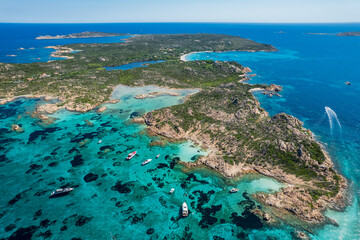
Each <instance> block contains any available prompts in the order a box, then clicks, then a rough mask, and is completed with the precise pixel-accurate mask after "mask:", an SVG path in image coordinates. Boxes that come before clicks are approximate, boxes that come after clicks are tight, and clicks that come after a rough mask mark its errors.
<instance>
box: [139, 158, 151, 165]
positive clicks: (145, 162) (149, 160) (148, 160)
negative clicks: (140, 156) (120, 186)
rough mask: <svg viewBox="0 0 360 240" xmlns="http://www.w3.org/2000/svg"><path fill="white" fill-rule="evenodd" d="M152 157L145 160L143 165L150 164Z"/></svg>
mask: <svg viewBox="0 0 360 240" xmlns="http://www.w3.org/2000/svg"><path fill="white" fill-rule="evenodd" d="M151 160H152V159H147V160H145V161H143V163H142V164H141V166H144V165H146V164H148V163H149V162H151Z"/></svg>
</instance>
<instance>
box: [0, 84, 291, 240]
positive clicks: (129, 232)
mask: <svg viewBox="0 0 360 240" xmlns="http://www.w3.org/2000/svg"><path fill="white" fill-rule="evenodd" d="M165 90H166V89H162V88H159V87H156V86H147V87H143V88H134V87H125V86H118V87H117V88H115V90H114V93H113V95H112V98H114V99H120V102H118V103H116V104H107V105H106V106H107V107H108V109H107V110H105V111H104V112H103V113H96V112H95V111H92V112H89V113H84V114H77V113H73V112H68V111H66V110H60V111H58V112H56V113H55V114H53V115H52V117H54V118H55V119H56V120H55V122H54V124H51V125H48V126H43V125H41V124H40V121H39V120H38V119H35V118H32V117H31V116H30V112H31V111H33V110H34V108H35V107H36V106H38V105H39V104H43V103H44V101H42V100H39V99H19V100H17V101H14V102H11V103H8V104H6V105H3V106H0V113H1V115H0V116H1V120H0V124H1V126H2V128H1V129H0V130H1V147H2V154H3V155H2V156H1V163H0V169H1V175H0V179H1V182H2V184H1V186H0V191H3V192H6V193H7V194H6V195H2V197H1V198H0V205H1V206H2V210H1V213H0V214H1V219H0V226H1V227H2V228H3V229H6V231H1V232H0V237H8V236H12V237H13V238H14V239H16V238H15V237H16V236H22V238H20V239H27V238H26V236H30V235H32V237H33V239H43V238H51V239H71V238H73V237H78V238H81V239H109V238H110V232H111V234H112V235H114V236H115V237H116V238H117V239H139V238H151V239H157V238H159V239H163V238H165V237H166V238H180V237H184V238H188V237H190V236H191V237H192V238H194V239H201V238H210V237H211V238H212V237H213V236H220V235H221V236H222V237H225V239H236V236H237V235H238V236H242V234H245V233H247V234H254V235H256V234H259V232H261V233H264V232H269V231H270V232H271V231H275V230H274V229H273V230H271V229H268V228H267V227H264V226H263V225H262V224H261V222H260V221H259V219H258V218H257V217H256V216H255V215H253V214H251V213H250V209H252V208H253V207H254V205H255V203H254V202H253V201H252V200H251V199H250V198H249V197H248V194H251V193H254V192H258V191H263V192H273V191H276V190H278V189H279V188H280V187H282V185H281V184H279V183H278V182H276V181H274V180H272V179H269V178H259V177H257V176H248V177H246V178H244V179H241V180H230V179H225V178H223V177H221V176H219V175H217V174H216V173H214V172H211V171H209V170H206V169H199V170H195V171H184V167H183V166H182V165H181V164H180V162H179V161H180V160H181V161H193V160H194V159H196V157H198V156H199V155H202V154H206V152H205V151H202V150H201V149H199V148H198V147H196V146H194V145H193V144H192V143H190V142H185V143H179V144H175V143H172V144H167V145H166V146H162V147H160V146H151V145H150V143H151V142H152V141H154V140H156V139H157V138H154V137H149V136H147V134H146V133H145V131H144V130H145V129H144V126H143V125H138V124H133V123H131V121H130V120H131V118H132V117H135V116H139V115H141V114H143V113H145V112H147V111H150V110H154V109H157V108H161V107H164V106H169V105H173V104H179V103H181V101H182V98H183V97H184V96H186V95H187V94H191V93H194V92H196V91H198V90H190V89H189V90H186V89H185V90H166V91H175V92H178V93H180V96H159V97H156V98H151V99H135V98H134V96H135V95H137V94H142V93H149V92H153V91H165ZM89 122H91V124H90V123H89ZM13 123H16V124H19V125H20V126H21V127H22V128H23V129H24V132H22V133H16V132H12V131H10V130H9V129H10V127H11V124H13ZM100 139H101V140H102V142H101V143H100V144H99V143H98V141H99V140H100ZM134 150H136V151H138V154H137V156H136V157H134V158H133V159H132V160H130V161H125V157H126V155H127V154H128V153H129V152H131V151H134ZM157 154H161V156H160V157H159V158H158V159H155V156H156V155H157ZM147 158H152V159H153V161H152V162H150V163H149V164H148V165H146V166H141V163H142V161H143V160H145V159H147ZM59 187H74V188H75V190H74V191H73V192H72V193H71V194H69V195H67V196H64V197H60V198H54V199H49V198H48V197H49V194H50V193H51V192H52V191H53V190H54V189H56V188H59ZM233 187H237V188H239V189H240V191H239V192H238V193H235V194H229V193H228V190H229V189H231V188H233ZM171 188H175V192H174V193H173V194H171V195H170V194H169V191H170V189H171ZM184 201H186V202H187V203H188V204H189V208H190V211H191V214H190V216H189V217H188V218H186V219H181V218H180V217H179V210H180V206H181V204H182V203H183V202H184ZM253 229H258V232H257V233H251V232H252V230H253ZM16 230H17V231H16ZM289 231H290V230H289ZM14 232H15V233H14ZM10 239H12V238H11V237H10Z"/></svg>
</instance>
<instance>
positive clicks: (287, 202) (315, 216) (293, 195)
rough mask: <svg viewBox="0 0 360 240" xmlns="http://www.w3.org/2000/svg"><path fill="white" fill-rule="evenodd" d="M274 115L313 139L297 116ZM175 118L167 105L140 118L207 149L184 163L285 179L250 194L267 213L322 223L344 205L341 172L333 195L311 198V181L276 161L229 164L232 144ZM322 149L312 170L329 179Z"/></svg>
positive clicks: (161, 132)
mask: <svg viewBox="0 0 360 240" xmlns="http://www.w3.org/2000/svg"><path fill="white" fill-rule="evenodd" d="M279 89H281V88H279V86H277V85H271V86H269V89H268V90H269V91H270V90H271V91H275V92H277V91H278V90H279ZM257 90H264V89H257ZM256 105H257V106H258V107H259V102H258V101H257V100H256ZM189 111H191V109H189ZM254 111H255V112H254V113H255V114H257V115H263V117H268V113H267V112H261V111H258V110H254ZM214 114H215V115H212V116H216V115H217V118H218V117H219V116H220V115H221V114H222V113H219V112H218V113H214ZM274 117H275V118H279V119H285V120H286V121H287V122H288V127H289V128H290V129H293V131H297V132H298V134H300V135H301V136H302V137H306V138H307V139H309V140H310V141H312V142H315V140H314V138H313V134H312V133H311V131H310V130H306V129H304V128H303V127H301V131H298V130H296V129H297V128H299V126H302V123H301V122H300V121H299V120H298V119H296V118H294V117H292V116H289V115H286V114H278V116H277V115H275V116H274ZM274 117H273V118H274ZM226 118H229V116H228V117H225V119H226ZM178 121H182V120H179V119H178V118H177V116H175V115H174V114H173V113H172V112H171V111H169V109H164V110H162V111H161V112H160V113H159V112H158V111H154V112H150V113H147V114H145V115H144V116H143V122H144V123H145V124H146V125H147V130H148V133H149V134H150V135H156V136H162V137H165V138H167V139H169V140H170V141H182V140H191V141H193V142H194V143H196V144H199V145H200V146H201V147H202V148H204V149H207V150H208V152H209V154H208V155H207V156H203V157H201V158H199V159H198V161H197V162H195V163H192V162H190V163H184V165H186V166H187V167H190V168H196V167H200V166H206V167H208V168H210V169H212V170H215V171H217V172H219V173H221V174H222V175H223V176H225V177H230V178H232V177H237V176H241V175H244V174H249V173H258V174H261V175H264V176H268V177H272V178H275V179H276V180H278V181H280V182H283V183H286V184H287V186H286V187H284V188H282V189H281V191H279V192H277V193H274V194H264V193H257V194H254V195H253V197H254V198H255V199H256V200H257V201H258V202H260V203H262V204H264V205H265V206H267V208H269V209H271V211H269V214H270V215H272V216H273V217H277V218H280V219H286V218H287V217H291V216H295V217H296V218H298V219H300V220H301V221H303V222H304V223H309V224H322V223H324V222H325V221H326V219H327V218H326V217H325V216H324V215H323V212H324V211H325V210H326V209H329V208H330V209H342V208H344V207H345V205H346V197H345V194H346V188H347V183H346V180H345V179H344V178H343V177H342V176H340V175H337V176H339V180H338V184H339V191H338V192H337V193H336V195H335V196H328V195H322V196H319V197H318V199H314V196H312V195H311V194H310V193H309V187H311V189H318V187H317V185H316V184H315V183H314V182H312V181H310V182H309V181H305V180H303V179H301V178H299V177H298V176H296V175H294V174H289V173H286V172H284V171H283V170H282V169H280V168H279V167H277V166H276V165H272V164H266V165H258V164H249V163H243V162H240V163H237V164H229V163H228V162H226V161H225V157H224V155H223V154H222V152H223V150H222V149H226V148H230V149H234V146H229V145H226V143H224V142H221V141H219V140H217V139H216V138H214V137H211V134H210V135H209V134H208V133H206V132H203V131H201V130H200V129H201V128H202V126H201V123H200V122H197V123H195V124H194V126H195V127H191V128H190V129H187V130H185V129H182V128H181V127H179V126H178V125H177V122H178ZM194 121H195V120H194ZM136 122H139V123H141V122H142V121H140V120H137V121H136ZM158 122H164V123H165V124H161V126H160V125H159V124H157V123H158ZM166 122H171V124H167V123H166ZM173 126H175V127H173ZM207 128H210V129H211V128H215V126H213V125H210V126H207ZM217 131H218V132H221V133H222V134H228V133H227V130H226V128H225V127H224V126H223V127H220V128H219V129H217ZM302 132H303V133H302ZM229 137H230V136H229ZM276 144H277V145H278V147H279V149H283V150H284V151H295V152H298V154H299V156H300V158H301V159H303V160H302V161H308V162H309V161H310V162H314V160H313V159H312V158H311V155H310V154H309V153H308V152H306V150H304V149H302V150H301V146H300V148H299V149H300V150H299V149H297V147H296V146H294V144H292V143H291V142H284V141H282V140H278V141H277V143H276ZM235 149H236V147H235ZM322 152H323V153H324V156H325V160H324V162H322V163H321V164H317V163H314V164H316V166H317V168H318V169H315V171H316V172H318V173H319V174H321V175H323V176H328V177H326V178H327V179H328V181H330V180H329V179H330V178H332V177H334V176H335V175H336V174H335V173H333V172H332V171H334V170H332V169H333V167H334V165H333V163H332V161H331V159H330V158H329V157H328V155H327V154H326V152H324V150H322ZM334 174H335V175H334ZM319 189H320V188H319Z"/></svg>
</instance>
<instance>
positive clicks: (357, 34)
mask: <svg viewBox="0 0 360 240" xmlns="http://www.w3.org/2000/svg"><path fill="white" fill-rule="evenodd" d="M336 36H339V37H360V31H359V32H341V33H338V34H336Z"/></svg>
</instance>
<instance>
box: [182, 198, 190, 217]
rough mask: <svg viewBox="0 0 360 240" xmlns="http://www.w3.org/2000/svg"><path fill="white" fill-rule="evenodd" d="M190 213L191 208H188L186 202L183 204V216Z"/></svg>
mask: <svg viewBox="0 0 360 240" xmlns="http://www.w3.org/2000/svg"><path fill="white" fill-rule="evenodd" d="M188 215H189V209H188V206H187V204H186V202H184V203H183V204H182V216H183V217H187V216H188Z"/></svg>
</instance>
